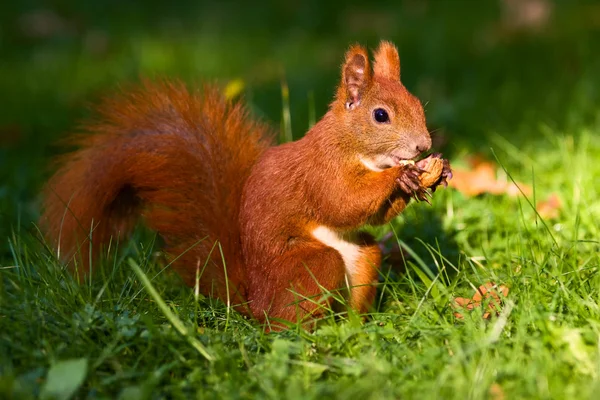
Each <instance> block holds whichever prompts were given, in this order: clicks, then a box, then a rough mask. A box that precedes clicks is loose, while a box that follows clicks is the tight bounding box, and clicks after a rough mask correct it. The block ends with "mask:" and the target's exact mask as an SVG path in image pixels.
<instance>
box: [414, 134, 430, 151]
mask: <svg viewBox="0 0 600 400" xmlns="http://www.w3.org/2000/svg"><path fill="white" fill-rule="evenodd" d="M430 148H431V138H430V137H429V135H423V136H419V137H418V138H417V140H415V150H416V151H417V152H419V153H423V152H424V151H427V150H429V149H430Z"/></svg>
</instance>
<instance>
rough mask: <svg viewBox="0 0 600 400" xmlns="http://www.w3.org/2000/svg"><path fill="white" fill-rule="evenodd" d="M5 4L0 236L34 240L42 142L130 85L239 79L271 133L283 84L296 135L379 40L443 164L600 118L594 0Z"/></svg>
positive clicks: (597, 5)
mask: <svg viewBox="0 0 600 400" xmlns="http://www.w3.org/2000/svg"><path fill="white" fill-rule="evenodd" d="M2 3H3V4H2V5H0V25H1V26H0V94H1V95H0V105H1V107H0V237H6V236H7V235H9V234H10V232H11V231H13V230H17V229H20V230H28V231H31V230H34V229H35V228H34V226H33V225H32V224H31V223H30V221H32V220H34V219H35V218H36V216H37V214H38V203H37V193H38V191H39V188H40V186H41V184H42V183H43V181H44V179H46V178H47V177H48V175H49V173H50V172H51V169H50V168H49V167H48V161H49V159H50V158H51V156H52V155H53V154H55V153H57V152H58V151H59V149H58V148H57V147H56V146H54V145H53V143H54V142H55V141H56V140H57V139H59V138H60V137H61V135H63V134H65V133H66V132H69V131H73V130H75V129H76V127H77V122H78V121H79V120H80V119H81V118H85V117H86V116H88V115H89V106H90V105H91V104H93V103H94V102H95V101H97V100H98V99H99V98H100V97H101V96H103V95H105V94H107V93H110V92H111V91H112V90H115V89H116V88H118V86H119V85H120V84H123V83H125V82H132V81H136V80H137V79H139V78H140V77H142V76H149V77H158V76H172V77H177V78H180V79H182V80H185V81H187V82H190V83H194V82H199V81H201V80H204V79H211V80H217V81H218V82H221V83H222V84H226V83H227V82H230V81H231V80H234V79H241V80H242V81H243V82H244V84H245V91H244V94H245V97H246V99H247V100H248V101H249V103H250V106H251V108H252V111H253V113H254V115H255V116H256V117H257V118H261V119H264V120H266V121H268V122H270V123H271V124H272V125H273V126H274V127H275V128H276V129H278V128H279V126H280V123H281V122H280V121H281V115H282V109H283V107H282V99H281V83H282V81H283V80H285V81H286V82H287V84H288V85H289V89H290V109H291V117H292V129H293V135H294V137H295V138H298V137H300V136H301V135H302V134H303V133H304V132H305V131H306V129H307V127H308V126H309V122H310V120H311V113H313V114H315V115H316V117H317V118H319V117H320V116H321V115H322V114H323V113H324V112H325V110H326V108H327V104H328V103H329V101H330V100H331V98H332V96H333V93H334V90H335V85H336V84H337V81H338V68H339V65H340V63H341V61H342V57H343V54H344V51H345V49H346V48H347V46H348V45H349V44H351V43H354V42H360V43H362V44H364V45H367V46H369V47H370V48H371V49H372V48H374V47H375V46H376V45H377V43H378V41H379V40H380V39H389V40H392V41H393V42H395V43H396V45H397V46H398V48H399V50H400V57H401V63H402V72H401V74H402V80H403V82H404V84H405V85H406V86H407V87H408V89H409V90H411V91H412V92H414V93H415V94H416V95H417V96H418V97H419V98H420V99H421V100H422V101H423V103H424V104H426V112H427V118H428V122H429V126H430V129H431V130H432V131H435V134H434V136H435V137H436V139H435V140H436V143H437V145H438V147H440V148H441V149H442V150H443V151H444V152H445V154H446V155H448V156H450V157H452V156H456V155H458V154H461V153H474V152H483V153H486V152H487V153H489V150H490V147H493V143H494V141H497V140H499V139H498V138H502V140H505V141H506V142H508V143H510V144H511V145H514V146H517V147H519V146H522V145H523V144H525V143H528V144H531V143H532V142H536V146H545V145H547V143H549V142H547V141H545V140H544V135H543V132H544V130H543V127H544V126H550V127H551V128H553V130H554V131H558V132H565V133H573V134H575V132H570V130H572V129H573V127H575V126H576V127H577V129H580V128H581V127H582V126H583V127H590V128H591V127H597V126H598V122H599V120H600V119H599V118H598V117H599V115H600V113H599V111H600V107H599V106H598V100H599V98H600V96H599V85H598V84H599V80H600V78H599V74H598V72H599V71H600V68H599V67H600V63H599V61H600V51H599V50H600V45H599V43H600V2H598V1H575V0H565V1H554V2H553V1H549V0H548V1H544V0H485V1H476V0H473V1H466V0H465V1H460V0H445V1H433V0H428V1H427V0H407V1H391V2H354V1H344V2H333V1H331V2H325V1H316V0H312V1H302V2H298V1H264V2H260V4H258V2H241V1H240V2H234V1H214V2H208V1H179V2H170V3H168V4H167V3H166V2H158V1H148V0H146V1H114V0H112V1H99V2H93V1H73V0H64V1H45V2H40V1H5V2H2ZM537 142H539V144H537ZM549 150H550V149H549ZM5 242H6V241H5V240H3V241H2V245H0V246H1V247H0V248H1V249H3V252H4V254H8V253H6V251H8V247H7V246H6V245H5Z"/></svg>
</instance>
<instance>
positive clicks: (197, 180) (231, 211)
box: [40, 41, 451, 329]
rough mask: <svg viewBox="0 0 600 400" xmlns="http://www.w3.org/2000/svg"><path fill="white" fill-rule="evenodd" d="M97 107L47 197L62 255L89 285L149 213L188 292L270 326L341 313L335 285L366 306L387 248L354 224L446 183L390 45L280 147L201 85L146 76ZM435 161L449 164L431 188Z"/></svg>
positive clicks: (396, 209)
mask: <svg viewBox="0 0 600 400" xmlns="http://www.w3.org/2000/svg"><path fill="white" fill-rule="evenodd" d="M98 116H99V118H96V119H95V120H94V121H92V122H89V123H87V124H86V125H84V130H83V132H84V134H79V135H75V136H72V137H71V139H70V140H68V143H70V144H71V145H75V146H77V147H78V148H77V149H76V150H75V151H74V152H71V153H68V154H66V155H64V156H62V158H61V159H59V163H60V164H61V166H60V167H59V169H58V170H57V172H55V174H54V175H53V176H52V177H51V178H50V179H49V181H48V182H47V183H46V185H45V187H44V189H43V192H42V193H43V204H42V208H43V212H42V216H41V218H40V227H41V228H42V232H43V233H44V235H45V237H46V238H47V239H48V240H49V242H50V243H51V244H52V246H53V248H55V249H56V250H57V256H58V257H59V258H60V259H61V260H62V261H65V262H66V263H67V264H68V265H69V268H70V269H71V270H72V271H73V273H74V274H75V275H76V276H78V277H80V278H81V277H83V276H85V275H86V274H87V273H88V272H89V270H90V269H91V268H90V262H91V260H93V259H94V258H96V257H97V256H98V255H99V253H100V252H101V250H102V249H103V248H105V246H106V245H108V244H109V242H110V241H111V240H115V239H116V238H124V237H126V236H127V234H128V233H130V232H131V230H132V229H133V228H134V226H135V225H136V223H137V222H138V220H139V219H140V217H141V219H142V220H143V222H144V223H145V224H146V225H147V226H148V227H149V228H150V229H152V230H154V231H156V232H157V233H158V234H159V236H160V237H161V238H162V240H163V241H164V251H165V254H167V255H168V256H169V257H170V260H171V262H172V268H174V270H175V271H176V272H177V273H178V274H179V275H180V276H181V278H182V279H183V281H184V282H185V283H186V284H187V285H189V286H195V287H197V289H198V290H199V291H200V292H201V293H202V294H204V295H207V296H212V297H216V298H219V299H221V300H223V301H224V302H227V304H228V305H231V306H233V307H234V308H235V309H237V310H239V311H240V312H242V313H243V314H246V315H249V316H251V317H254V318H255V319H256V320H258V321H259V322H261V323H266V324H268V325H269V327H270V328H269V329H274V328H273V327H274V326H279V328H280V329H285V328H286V327H288V326H289V325H290V324H294V323H301V324H307V323H310V322H311V321H312V322H314V321H315V320H318V319H319V317H322V316H323V315H324V313H325V312H326V310H327V309H328V308H332V307H333V308H335V307H337V306H336V300H335V299H336V298H337V299H339V298H340V297H339V296H334V295H332V294H333V293H340V294H341V296H343V298H344V299H345V303H346V304H348V305H349V306H350V307H351V308H352V309H354V310H355V311H356V312H358V313H366V312H367V311H368V310H369V309H370V307H371V306H372V303H373V301H374V298H375V294H376V290H377V288H376V283H377V279H378V274H379V268H380V264H381V253H380V249H379V246H378V245H377V243H376V241H375V240H374V238H373V237H372V236H371V235H369V234H367V233H365V232H361V231H359V229H360V228H361V227H363V226H364V225H381V224H385V223H387V222H389V221H390V220H391V219H392V218H394V217H395V216H397V215H398V214H399V213H400V212H402V211H403V210H404V208H405V207H406V205H407V204H408V203H409V201H410V199H411V198H416V199H419V200H426V201H429V197H430V196H431V192H432V191H434V190H435V188H436V187H437V186H439V185H440V184H444V185H446V184H447V183H446V181H447V179H449V178H450V177H451V169H450V165H449V163H448V161H447V160H444V159H441V155H439V154H433V155H430V156H429V157H427V158H425V159H422V160H421V161H418V162H416V163H415V162H414V160H415V159H417V158H418V157H419V156H421V155H422V154H423V153H425V152H428V151H429V150H430V148H431V138H430V135H429V132H428V129H427V126H426V121H425V114H424V110H423V107H422V105H421V103H420V101H419V100H418V99H417V98H416V97H415V96H413V95H412V94H411V93H410V92H409V91H408V90H407V89H406V88H405V87H404V86H403V84H402V83H401V82H400V59H399V56H398V51H397V49H396V47H395V46H394V45H393V44H392V43H390V42H388V41H381V43H380V44H379V46H378V48H377V50H376V51H375V54H374V62H373V66H371V62H370V60H369V54H368V51H367V49H366V48H365V47H363V46H361V45H353V46H351V47H350V48H349V50H348V51H347V52H346V55H345V61H344V63H343V65H342V68H341V82H340V84H339V86H338V88H337V92H336V94H335V96H334V100H333V101H332V103H331V104H330V106H329V110H328V111H327V113H326V114H325V115H324V116H323V117H322V119H321V120H320V121H318V122H317V123H316V124H315V125H314V126H313V127H312V128H311V129H310V130H309V131H308V132H307V133H306V135H305V136H304V137H303V138H301V139H299V140H297V141H294V142H290V143H285V144H281V145H274V144H273V143H272V141H273V140H272V137H273V136H274V135H272V133H271V132H270V130H269V128H268V127H267V125H266V124H263V123H260V122H257V121H255V120H253V119H252V118H251V117H250V116H249V113H248V111H247V109H246V107H245V106H244V104H242V102H241V101H231V100H226V99H225V98H224V97H223V96H222V95H221V94H220V92H219V90H218V89H217V88H216V87H215V86H213V85H208V84H205V85H204V86H203V87H201V88H199V89H198V90H195V91H191V90H190V89H188V88H187V87H186V86H185V85H183V84H181V83H179V82H176V81H154V82H150V81H143V83H142V84H141V85H139V86H137V87H136V88H134V89H129V90H128V91H123V92H121V93H120V94H117V95H115V96H114V97H112V98H110V99H108V100H105V101H104V103H102V104H101V105H100V106H99V107H98ZM433 159H437V160H439V161H442V165H443V168H442V170H441V172H439V173H438V174H439V175H436V176H435V177H434V179H433V180H431V179H430V180H431V182H429V183H427V184H423V180H422V177H423V173H424V171H425V170H426V167H427V165H428V163H430V161H431V160H433ZM420 178H421V180H420ZM276 321H277V322H279V323H280V324H279V325H276V324H275V322H276ZM279 328H277V329H279Z"/></svg>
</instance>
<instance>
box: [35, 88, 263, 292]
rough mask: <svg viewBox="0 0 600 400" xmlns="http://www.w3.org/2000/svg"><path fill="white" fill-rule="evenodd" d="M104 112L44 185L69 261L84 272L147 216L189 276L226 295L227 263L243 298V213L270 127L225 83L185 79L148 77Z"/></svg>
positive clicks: (54, 239) (55, 238)
mask: <svg viewBox="0 0 600 400" xmlns="http://www.w3.org/2000/svg"><path fill="white" fill-rule="evenodd" d="M99 111H100V113H99V117H100V118H98V120H97V121H95V122H93V123H90V124H87V125H85V127H84V132H86V133H87V134H85V135H78V136H76V137H74V138H72V139H71V140H70V143H72V144H74V145H76V146H78V150H76V151H75V152H73V153H71V154H68V155H66V156H64V157H63V158H62V159H61V160H60V161H61V167H60V169H59V170H58V172H56V174H55V175H54V176H53V177H52V178H51V179H50V181H49V182H48V184H47V185H46V187H45V190H44V210H43V215H42V219H41V224H40V225H41V227H42V229H43V231H44V232H45V234H46V235H47V238H48V239H49V241H50V242H51V243H52V244H53V246H55V248H56V249H57V251H58V253H59V255H60V257H61V259H63V260H66V261H69V262H70V265H71V266H72V268H74V270H76V272H77V273H78V274H85V273H86V271H87V267H88V263H87V260H88V254H90V253H89V252H90V250H91V254H92V255H97V254H98V252H99V251H100V250H101V249H102V248H103V245H106V244H107V243H108V242H109V241H110V240H111V238H112V240H114V239H116V238H117V237H121V238H123V237H124V235H127V234H128V233H129V232H130V231H131V229H132V228H133V227H134V225H135V223H136V222H137V220H138V218H139V216H142V217H143V220H144V221H145V223H146V224H147V225H148V226H149V227H150V228H151V229H153V230H155V231H157V232H158V233H159V234H160V236H161V237H162V238H163V240H164V241H165V244H166V248H165V250H166V252H167V254H169V256H170V257H171V258H172V259H176V260H175V262H174V263H173V268H174V269H175V270H176V271H177V272H178V273H179V274H180V275H181V276H182V278H183V279H184V280H185V282H186V283H187V284H189V285H194V284H195V283H196V276H197V275H196V274H197V271H199V273H201V279H200V290H201V292H203V293H205V294H209V295H214V296H216V297H220V298H222V299H225V298H226V296H227V292H226V290H225V287H226V283H225V278H226V276H225V273H224V270H225V267H226V270H227V277H228V282H227V284H228V285H229V289H230V290H229V295H230V298H232V299H234V298H235V296H236V295H239V296H238V297H237V299H238V300H243V299H244V298H245V293H246V288H245V287H244V284H245V282H246V279H245V276H246V274H245V270H244V265H243V259H242V254H241V245H240V229H239V223H238V215H239V209H240V201H241V196H242V190H243V185H244V182H245V181H246V179H247V177H248V175H249V173H250V169H251V167H252V166H253V165H254V163H255V162H256V160H257V158H258V157H259V155H260V154H261V153H262V152H263V151H264V150H265V148H266V147H267V146H268V145H269V141H268V139H267V138H266V134H267V129H266V127H265V126H263V125H261V124H259V123H257V122H254V121H252V120H251V119H250V118H249V117H248V116H247V113H246V111H245V109H244V107H243V106H241V105H240V104H231V103H230V102H228V101H226V100H224V98H223V97H222V96H221V95H220V93H219V92H218V90H217V89H216V88H214V87H210V86H206V87H204V88H202V90H199V91H197V92H190V91H188V90H187V89H186V88H185V86H184V85H182V84H179V83H166V82H161V83H149V82H145V83H144V84H143V85H141V87H139V88H137V89H134V90H133V91H129V92H126V93H124V94H121V95H119V96H117V97H115V98H113V99H110V100H108V101H106V102H105V103H104V104H103V105H102V106H101V107H100V109H99ZM90 133H91V135H90ZM217 243H218V244H217ZM215 244H216V245H215ZM219 244H220V248H219ZM90 245H91V248H90ZM221 249H222V252H223V255H222V254H221ZM222 256H223V257H224V259H225V266H224V265H223V262H222ZM207 260H208V263H207ZM75 266H76V267H75ZM232 296H233V297H232Z"/></svg>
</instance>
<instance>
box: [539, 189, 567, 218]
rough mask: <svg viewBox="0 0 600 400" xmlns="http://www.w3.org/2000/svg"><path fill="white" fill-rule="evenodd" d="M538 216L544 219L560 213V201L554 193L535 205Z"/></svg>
mask: <svg viewBox="0 0 600 400" xmlns="http://www.w3.org/2000/svg"><path fill="white" fill-rule="evenodd" d="M535 208H536V210H537V212H538V214H539V215H540V217H542V218H544V219H555V218H558V216H559V214H560V209H561V208H562V203H561V201H560V198H559V197H558V195H557V194H556V193H552V194H551V195H550V197H548V199H546V200H544V201H540V202H538V203H537V205H536V206H535Z"/></svg>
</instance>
